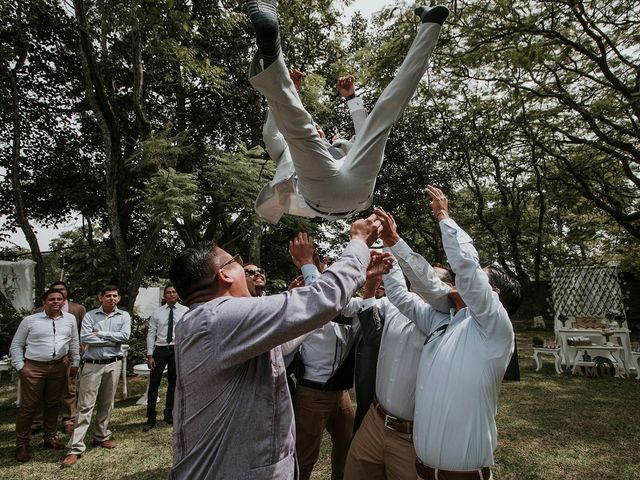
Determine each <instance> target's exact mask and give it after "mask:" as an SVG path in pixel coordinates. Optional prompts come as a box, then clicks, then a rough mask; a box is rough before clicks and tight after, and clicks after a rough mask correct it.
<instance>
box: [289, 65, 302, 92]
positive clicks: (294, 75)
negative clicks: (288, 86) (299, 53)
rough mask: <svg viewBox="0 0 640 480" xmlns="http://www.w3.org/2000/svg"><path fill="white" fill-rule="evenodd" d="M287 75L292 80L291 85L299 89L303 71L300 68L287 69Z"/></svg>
mask: <svg viewBox="0 0 640 480" xmlns="http://www.w3.org/2000/svg"><path fill="white" fill-rule="evenodd" d="M289 77H291V81H292V82H293V86H294V87H296V91H298V92H299V91H300V87H301V86H302V77H304V73H302V72H301V71H300V70H294V69H289Z"/></svg>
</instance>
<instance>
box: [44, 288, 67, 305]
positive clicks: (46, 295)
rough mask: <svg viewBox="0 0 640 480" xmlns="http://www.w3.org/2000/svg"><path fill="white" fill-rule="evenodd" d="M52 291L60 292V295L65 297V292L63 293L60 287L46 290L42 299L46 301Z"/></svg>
mask: <svg viewBox="0 0 640 480" xmlns="http://www.w3.org/2000/svg"><path fill="white" fill-rule="evenodd" d="M52 293H59V294H60V295H62V298H64V294H63V293H62V290H60V289H58V288H49V289H48V290H47V291H46V292H44V293H43V294H42V301H43V302H44V301H45V300H46V299H47V298H48V297H49V295H51V294H52Z"/></svg>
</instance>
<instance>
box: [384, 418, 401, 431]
mask: <svg viewBox="0 0 640 480" xmlns="http://www.w3.org/2000/svg"><path fill="white" fill-rule="evenodd" d="M389 420H391V421H396V422H397V421H398V418H397V417H394V416H393V415H389V414H385V415H384V426H385V427H386V428H388V429H389V430H393V431H396V429H395V428H393V427H390V426H389Z"/></svg>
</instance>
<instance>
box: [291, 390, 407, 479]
mask: <svg viewBox="0 0 640 480" xmlns="http://www.w3.org/2000/svg"><path fill="white" fill-rule="evenodd" d="M293 411H294V414H295V419H296V455H297V457H298V465H299V468H300V480H309V478H310V477H311V472H312V470H313V466H314V465H315V463H316V461H317V460H318V455H319V454H320V442H321V441H322V433H323V432H324V429H325V428H326V429H327V431H328V432H329V435H331V443H332V448H331V480H342V478H343V477H344V464H345V461H346V459H347V452H348V451H349V445H350V444H351V438H352V432H353V419H354V417H355V413H354V411H353V405H352V404H351V398H350V397H349V392H348V391H347V390H338V391H335V392H329V391H324V390H316V389H313V388H309V387H304V386H301V385H298V387H297V388H296V395H295V399H294V404H293ZM414 458H415V456H414Z"/></svg>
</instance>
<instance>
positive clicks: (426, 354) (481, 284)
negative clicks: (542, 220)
mask: <svg viewBox="0 0 640 480" xmlns="http://www.w3.org/2000/svg"><path fill="white" fill-rule="evenodd" d="M427 192H428V194H429V196H430V197H431V200H432V202H431V207H432V209H433V212H434V214H435V216H436V219H437V220H438V222H439V225H440V230H441V232H442V242H443V246H444V249H445V252H446V254H447V258H448V260H449V264H450V266H451V268H452V270H453V273H454V274H455V286H454V285H452V284H449V285H448V287H449V300H450V301H451V309H450V312H449V313H442V312H439V311H437V310H436V309H435V308H433V307H432V306H430V305H428V304H426V303H424V302H423V301H422V300H421V299H419V298H418V296H417V295H415V294H413V293H409V292H408V291H407V288H406V284H405V282H404V279H403V277H402V272H401V271H400V268H399V267H397V266H396V267H394V268H392V270H391V272H389V274H388V275H386V276H385V287H386V292H387V297H388V298H389V300H390V301H391V303H393V304H394V305H395V306H396V307H397V308H398V310H399V311H400V312H401V313H402V314H403V315H405V316H406V317H408V318H410V319H411V320H412V321H413V322H415V324H416V326H417V327H418V329H419V330H420V331H421V332H422V333H423V334H424V335H425V337H426V340H425V343H424V346H423V348H422V353H421V357H420V362H419V366H418V373H417V380H416V397H415V412H414V427H413V442H414V447H415V449H416V454H417V462H416V469H417V472H418V476H419V477H420V478H423V479H434V478H440V479H447V478H456V479H463V478H464V479H467V478H468V479H469V480H471V479H484V480H487V479H489V478H491V470H490V467H491V465H492V464H493V452H494V450H495V448H496V443H497V442H496V424H495V415H496V410H497V402H498V394H499V389H500V383H501V380H502V377H503V376H504V372H505V370H506V368H507V364H508V363H509V359H510V357H511V353H512V352H513V345H514V334H513V328H512V326H511V321H510V319H509V313H511V312H512V311H515V308H517V306H518V305H519V302H520V299H521V293H520V286H519V284H517V282H515V281H514V280H513V279H510V278H508V277H506V275H504V274H503V273H502V272H500V271H499V270H497V269H496V270H494V269H491V270H483V269H482V268H481V267H480V263H479V257H478V252H477V251H476V250H475V248H474V247H473V243H472V241H471V238H470V237H469V236H468V235H467V234H466V233H465V232H464V231H463V230H462V229H461V228H460V227H459V226H458V224H457V223H456V222H455V221H453V220H452V219H450V218H449V215H448V202H447V199H446V197H445V196H444V194H443V193H442V191H441V190H439V189H437V188H434V187H431V186H430V187H428V188H427ZM375 212H376V215H378V218H380V220H381V223H382V225H383V233H382V239H383V242H384V244H385V246H386V247H388V249H390V250H391V251H392V252H393V253H394V255H396V256H397V257H398V258H403V259H404V261H400V260H399V262H398V263H399V264H400V265H405V264H408V268H407V270H405V272H404V273H405V274H406V275H407V276H408V278H409V280H410V281H411V282H412V285H414V282H417V283H418V284H420V283H421V279H420V277H418V276H416V275H415V267H416V266H419V268H421V269H423V270H426V271H428V270H431V269H432V267H431V266H430V265H429V264H428V263H427V262H426V260H424V259H423V258H422V257H419V256H416V255H415V254H413V252H411V250H410V249H409V248H408V246H407V245H406V244H404V242H402V243H401V239H400V237H399V236H398V235H397V233H396V231H395V222H394V221H393V217H392V216H390V215H389V214H387V213H386V212H384V210H382V209H376V211H375ZM409 255H410V256H411V259H409V258H408V257H409ZM412 265H413V267H414V268H412V267H411V266H412ZM422 283H424V282H422ZM421 286H422V287H424V285H421ZM503 304H504V305H503ZM508 310H509V311H510V312H509V313H508Z"/></svg>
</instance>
